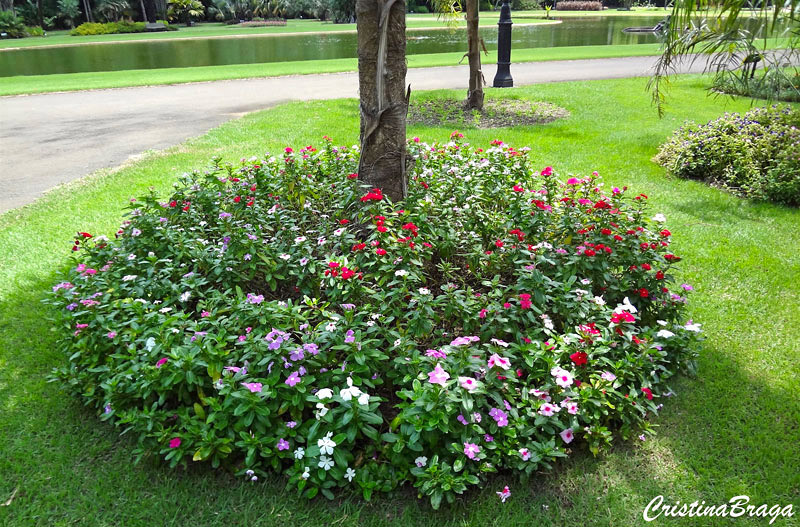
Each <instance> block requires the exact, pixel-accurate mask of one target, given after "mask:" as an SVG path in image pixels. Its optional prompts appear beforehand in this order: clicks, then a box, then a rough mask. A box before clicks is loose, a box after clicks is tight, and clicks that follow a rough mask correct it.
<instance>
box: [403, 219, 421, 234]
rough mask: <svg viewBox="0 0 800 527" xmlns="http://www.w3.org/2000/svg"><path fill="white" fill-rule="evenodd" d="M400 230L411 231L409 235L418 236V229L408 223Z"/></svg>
mask: <svg viewBox="0 0 800 527" xmlns="http://www.w3.org/2000/svg"><path fill="white" fill-rule="evenodd" d="M402 229H403V230H404V231H411V234H413V235H414V236H418V235H419V233H418V232H417V229H418V227H417V226H416V225H414V224H413V223H411V222H408V223H406V224H405V225H403V227H402Z"/></svg>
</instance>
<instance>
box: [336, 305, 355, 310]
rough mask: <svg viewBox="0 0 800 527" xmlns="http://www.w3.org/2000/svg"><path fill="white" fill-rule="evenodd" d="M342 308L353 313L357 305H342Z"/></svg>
mask: <svg viewBox="0 0 800 527" xmlns="http://www.w3.org/2000/svg"><path fill="white" fill-rule="evenodd" d="M340 306H341V308H342V309H344V310H345V311H352V310H353V309H355V308H356V305H355V304H340Z"/></svg>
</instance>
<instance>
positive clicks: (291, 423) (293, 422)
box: [286, 421, 297, 428]
mask: <svg viewBox="0 0 800 527" xmlns="http://www.w3.org/2000/svg"><path fill="white" fill-rule="evenodd" d="M286 426H287V428H294V427H295V426H297V421H289V422H288V423H286Z"/></svg>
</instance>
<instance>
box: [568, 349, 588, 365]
mask: <svg viewBox="0 0 800 527" xmlns="http://www.w3.org/2000/svg"><path fill="white" fill-rule="evenodd" d="M569 358H570V360H572V363H573V364H575V366H583V365H584V364H586V359H588V358H589V356H588V355H586V352H583V351H576V352H575V353H573V354H572V355H570V356H569Z"/></svg>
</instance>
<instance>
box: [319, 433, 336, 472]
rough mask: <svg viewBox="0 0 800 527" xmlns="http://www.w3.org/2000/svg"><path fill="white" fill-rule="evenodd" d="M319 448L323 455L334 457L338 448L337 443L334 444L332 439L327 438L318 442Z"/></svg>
mask: <svg viewBox="0 0 800 527" xmlns="http://www.w3.org/2000/svg"><path fill="white" fill-rule="evenodd" d="M317 446H318V447H319V451H320V452H321V453H323V454H328V455H333V449H334V447H336V442H334V441H333V440H332V439H331V438H330V437H328V436H325V437H323V438H322V439H318V440H317ZM325 470H327V469H325Z"/></svg>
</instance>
